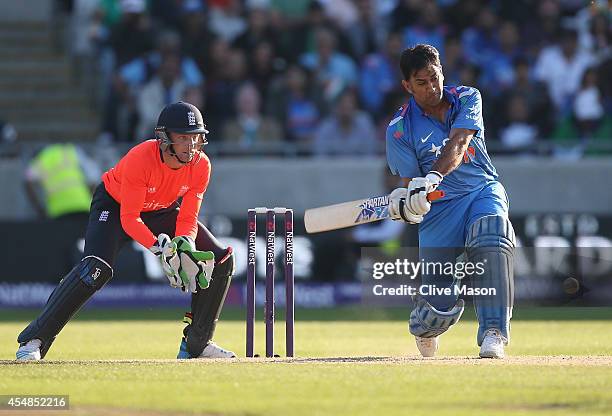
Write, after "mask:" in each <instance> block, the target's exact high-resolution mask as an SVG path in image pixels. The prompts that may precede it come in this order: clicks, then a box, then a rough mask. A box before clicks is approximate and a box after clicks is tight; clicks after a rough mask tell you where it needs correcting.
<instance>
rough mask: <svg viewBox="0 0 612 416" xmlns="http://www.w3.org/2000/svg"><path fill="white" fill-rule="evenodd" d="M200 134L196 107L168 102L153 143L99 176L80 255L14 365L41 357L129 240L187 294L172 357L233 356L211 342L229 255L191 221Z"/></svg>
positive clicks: (202, 183)
mask: <svg viewBox="0 0 612 416" xmlns="http://www.w3.org/2000/svg"><path fill="white" fill-rule="evenodd" d="M207 133H208V130H206V125H205V124H204V120H203V118H202V114H201V113H200V111H199V110H198V109H197V108H196V107H195V106H193V105H191V104H189V103H185V102H178V103H174V104H170V105H168V106H166V107H165V108H164V109H163V110H162V112H161V114H160V115H159V119H158V122H157V127H156V128H155V140H147V141H145V142H143V143H141V144H139V145H137V146H135V147H133V148H132V149H131V150H130V151H129V152H128V153H127V154H126V155H125V156H124V157H123V158H122V159H121V160H120V161H119V162H118V163H117V165H116V166H115V167H113V168H111V169H110V170H108V171H107V172H106V173H104V174H103V175H102V183H101V184H100V185H99V186H98V188H97V189H96V191H95V194H94V197H93V201H92V203H91V210H90V214H89V224H88V226H87V231H86V236H85V252H84V256H83V258H82V260H81V261H80V262H79V263H78V264H77V265H76V266H75V267H74V268H73V269H72V270H71V271H70V272H69V273H68V274H67V275H66V276H65V277H64V278H63V279H62V280H61V281H60V283H59V285H58V286H57V287H56V288H55V290H54V291H53V293H51V296H50V297H49V299H48V300H47V304H46V305H45V307H44V309H43V310H42V312H41V313H40V315H39V316H38V317H37V318H36V319H34V321H32V322H31V323H30V325H28V326H27V327H26V328H25V329H24V330H23V331H22V332H21V334H19V337H18V338H17V341H18V342H19V349H18V350H17V360H40V359H42V358H44V357H45V355H46V354H47V352H48V351H49V348H50V347H51V344H52V343H53V341H54V340H55V337H56V336H57V334H58V333H59V332H60V331H61V330H62V328H63V327H64V326H65V325H66V323H67V322H68V321H69V320H70V318H71V317H72V316H73V315H74V314H75V313H76V312H77V311H78V310H79V309H80V308H81V306H83V304H85V302H87V300H88V299H89V298H90V297H91V296H92V295H93V294H94V293H96V291H98V290H100V289H101V288H102V287H104V285H105V284H106V283H107V282H108V281H109V280H110V279H111V278H112V277H113V265H114V262H115V258H116V255H117V252H118V251H119V249H120V248H121V247H122V246H123V245H124V244H125V243H126V242H128V241H130V239H134V240H135V241H137V242H139V243H140V244H142V245H143V246H144V247H146V248H148V249H149V250H150V251H151V252H153V253H154V254H156V255H157V256H158V257H159V260H160V262H161V265H162V268H163V270H164V273H165V275H166V277H167V278H168V280H169V281H170V285H171V286H172V287H175V288H180V289H181V290H183V291H187V292H190V293H191V312H190V313H187V314H186V319H187V323H188V325H187V327H186V328H185V329H184V331H183V335H184V336H183V338H182V341H181V345H180V350H179V353H178V357H177V358H232V357H235V354H234V353H233V352H231V351H226V350H224V349H223V348H220V347H219V346H217V345H216V344H215V343H213V342H212V341H211V340H212V337H213V334H214V331H215V326H216V322H217V320H218V318H219V314H220V312H221V309H222V307H223V303H224V301H225V295H226V293H227V290H228V288H229V285H230V281H231V276H232V273H233V271H234V256H233V253H232V249H231V247H225V246H223V245H222V244H221V243H220V242H219V241H217V239H216V238H215V237H214V236H213V235H212V234H211V233H210V231H208V229H206V227H205V226H204V225H202V224H201V223H200V222H198V213H199V211H200V205H201V203H202V198H203V195H204V192H205V191H206V188H207V186H208V181H209V178H210V170H211V167H210V161H209V160H208V157H207V156H206V155H205V154H204V152H203V151H202V147H203V146H204V145H205V144H206V143H207V140H206V134H207ZM179 198H182V203H181V204H180V205H179V203H178V199H179Z"/></svg>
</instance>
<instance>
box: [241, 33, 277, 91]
mask: <svg viewBox="0 0 612 416" xmlns="http://www.w3.org/2000/svg"><path fill="white" fill-rule="evenodd" d="M279 64H281V65H282V63H281V62H279V60H278V59H276V56H275V54H274V46H273V45H272V44H271V43H270V42H266V41H262V42H260V43H258V44H257V45H255V47H254V48H253V49H252V50H251V56H250V63H249V68H250V69H249V78H250V79H251V81H252V82H253V83H254V84H255V86H256V87H257V89H258V90H259V93H260V94H261V96H262V99H263V100H264V102H265V101H266V100H267V97H268V91H269V89H270V85H271V83H272V81H273V80H274V78H275V77H276V76H278V73H279V71H278V69H280V68H279Z"/></svg>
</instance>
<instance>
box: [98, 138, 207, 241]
mask: <svg viewBox="0 0 612 416" xmlns="http://www.w3.org/2000/svg"><path fill="white" fill-rule="evenodd" d="M210 170H211V167H210V161H209V160H208V157H207V156H206V155H205V154H204V152H196V155H195V156H194V158H193V160H192V161H191V162H190V163H188V164H186V165H185V166H183V167H182V168H180V169H171V168H169V167H168V165H166V164H165V163H164V162H163V160H162V158H161V154H160V151H159V145H158V144H157V141H156V140H147V141H145V142H143V143H141V144H139V145H136V146H134V147H133V148H132V149H131V150H130V151H129V152H128V153H127V154H126V155H125V156H124V157H123V158H121V160H120V161H119V162H118V163H117V165H116V166H115V167H113V168H111V169H109V170H108V171H107V172H105V173H104V174H103V175H102V181H103V182H104V187H105V188H106V191H107V192H108V193H109V194H110V195H111V196H112V197H113V199H114V200H115V201H117V202H118V203H119V205H120V206H121V210H120V216H121V226H122V227H123V230H124V231H125V232H126V233H127V234H128V235H129V236H130V237H132V238H133V239H134V240H136V241H138V242H139V243H140V244H142V245H143V246H144V247H146V248H150V247H151V246H152V245H153V244H154V243H155V241H156V240H157V237H156V236H154V235H153V233H152V232H151V230H149V228H148V227H147V226H146V225H145V224H144V223H143V221H142V219H141V218H140V213H141V212H147V211H156V210H159V209H163V208H167V207H169V206H170V205H172V204H173V203H174V202H176V200H177V199H178V198H179V197H181V196H182V197H183V202H182V204H181V208H180V210H179V214H178V217H177V219H176V232H175V235H176V236H180V235H184V236H189V237H191V238H193V239H194V240H195V238H196V235H197V232H198V225H197V220H198V213H199V211H200V205H201V204H202V198H203V195H204V192H205V191H206V187H207V186H208V180H209V179H210Z"/></svg>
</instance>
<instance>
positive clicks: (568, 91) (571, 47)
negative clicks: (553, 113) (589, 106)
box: [534, 30, 593, 116]
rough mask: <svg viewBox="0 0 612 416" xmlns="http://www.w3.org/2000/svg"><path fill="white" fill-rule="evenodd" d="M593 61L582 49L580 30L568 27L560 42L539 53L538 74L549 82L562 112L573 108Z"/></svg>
mask: <svg viewBox="0 0 612 416" xmlns="http://www.w3.org/2000/svg"><path fill="white" fill-rule="evenodd" d="M592 64H593V57H592V55H591V54H590V53H589V52H587V51H584V50H580V49H578V39H577V34H576V32H575V31H573V30H565V31H564V32H563V33H562V35H561V39H560V43H559V44H555V45H553V46H549V47H547V48H544V49H543V50H542V52H541V53H540V55H539V56H538V61H537V62H536V64H535V68H534V74H535V77H536V79H538V80H540V81H543V82H544V83H546V85H547V86H548V93H549V94H550V97H551V99H552V101H553V103H554V104H555V107H556V108H557V110H558V111H559V112H560V114H561V115H562V116H564V115H567V114H568V113H569V112H570V111H571V102H572V98H573V96H574V94H575V93H576V92H577V90H578V88H579V87H580V82H581V80H582V75H583V74H584V71H585V70H586V69H587V68H588V67H589V66H591V65H592Z"/></svg>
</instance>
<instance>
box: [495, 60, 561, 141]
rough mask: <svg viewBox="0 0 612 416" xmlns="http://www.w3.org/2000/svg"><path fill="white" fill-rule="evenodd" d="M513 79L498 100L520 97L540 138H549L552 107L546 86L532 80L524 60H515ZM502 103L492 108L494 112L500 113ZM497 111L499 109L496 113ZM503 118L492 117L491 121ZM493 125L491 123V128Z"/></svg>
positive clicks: (551, 125) (527, 64)
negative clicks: (512, 96)
mask: <svg viewBox="0 0 612 416" xmlns="http://www.w3.org/2000/svg"><path fill="white" fill-rule="evenodd" d="M514 73H515V79H514V83H513V84H512V85H508V86H506V87H505V89H504V90H503V92H502V93H501V94H499V100H505V99H506V97H507V96H509V95H512V94H514V95H521V96H522V97H523V98H524V99H525V101H526V103H527V107H528V111H529V120H530V122H532V123H534V124H535V125H537V127H538V131H539V133H540V135H541V137H544V138H546V137H549V135H550V133H551V132H552V129H553V127H554V122H555V121H554V115H555V112H554V107H553V104H552V102H551V100H550V98H549V96H548V91H547V89H546V85H545V84H544V83H542V82H541V81H537V80H535V79H533V77H532V76H531V71H530V67H529V62H527V60H526V59H525V58H517V59H515V61H514ZM504 105H505V104H504V103H503V102H502V103H500V104H496V105H495V106H494V108H495V110H494V111H495V112H501V111H502V110H501V108H502V106H504ZM498 109H500V110H499V111H498ZM500 118H501V119H502V120H503V117H494V118H493V120H492V121H495V120H497V119H500ZM494 126H495V124H494V123H492V124H491V127H494Z"/></svg>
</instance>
